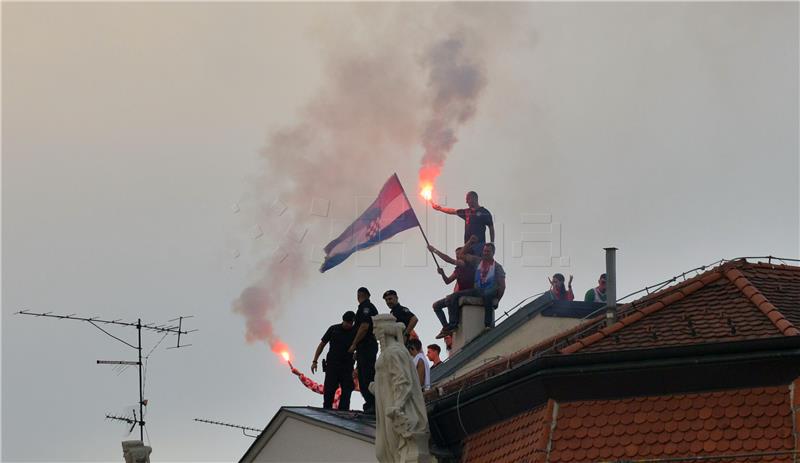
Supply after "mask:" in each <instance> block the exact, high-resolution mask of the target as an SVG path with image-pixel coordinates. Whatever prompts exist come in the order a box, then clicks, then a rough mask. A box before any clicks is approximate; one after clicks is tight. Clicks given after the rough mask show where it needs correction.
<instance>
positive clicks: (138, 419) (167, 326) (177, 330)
mask: <svg viewBox="0 0 800 463" xmlns="http://www.w3.org/2000/svg"><path fill="white" fill-rule="evenodd" d="M15 315H30V316H33V317H47V318H56V319H59V320H76V321H81V322H86V323H89V324H90V325H92V326H94V327H95V328H97V329H98V330H100V331H102V332H103V333H105V334H107V335H108V336H110V337H112V338H114V339H116V340H117V341H119V342H121V343H123V344H125V345H126V346H128V347H130V348H132V349H136V350H137V351H138V360H136V361H132V360H98V361H97V364H98V365H117V366H119V367H123V368H127V367H128V366H131V365H136V366H137V367H138V369H139V414H138V415H137V414H136V412H135V409H134V410H133V414H132V415H131V416H127V415H126V416H117V415H106V418H108V419H111V420H116V421H122V422H125V423H127V424H130V425H131V428H130V431H133V428H135V427H136V426H137V425H138V426H139V439H140V440H141V441H142V442H144V425H145V422H144V407H145V406H146V405H147V400H145V398H144V382H143V380H142V365H143V364H142V330H145V331H149V332H155V333H162V334H163V335H164V337H166V336H168V335H170V334H174V335H177V337H178V340H177V342H176V343H175V345H174V346H172V347H169V348H168V349H179V348H181V347H189V346H191V344H181V335H187V334H189V333H193V332H195V331H197V330H187V329H185V328H183V321H184V320H186V319H187V318H192V315H189V316H183V317H178V318H174V319H172V320H169V321H168V322H167V323H164V324H161V325H155V324H152V323H146V324H143V323H142V319H141V318H139V319H137V320H136V321H135V322H124V321H122V319H121V318H118V319H116V320H106V319H103V318H100V317H89V318H86V317H77V316H76V315H75V314H74V313H73V314H69V315H58V314H54V313H53V312H41V313H39V312H30V311H28V310H20V311H19V312H17V313H16V314H15ZM175 322H177V324H176V323H175ZM100 325H114V326H124V327H126V328H136V331H137V335H138V336H137V339H138V342H137V343H136V345H134V344H131V343H129V342H128V341H125V340H123V339H121V338H118V337H117V336H114V335H113V334H111V333H109V332H108V331H106V330H104V329H103V328H102V327H101V326H100ZM163 339H164V338H162V340H163ZM160 342H161V341H159V343H160ZM156 347H158V343H157V344H156V345H155V346H153V348H152V349H151V350H150V353H152V352H153V350H155V348H156ZM149 355H150V354H147V355H146V356H145V359H147V358H148V357H149Z"/></svg>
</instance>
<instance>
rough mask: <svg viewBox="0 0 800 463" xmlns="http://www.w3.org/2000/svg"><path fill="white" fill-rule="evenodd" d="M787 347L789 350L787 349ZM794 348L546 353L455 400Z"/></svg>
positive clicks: (798, 342)
mask: <svg viewBox="0 0 800 463" xmlns="http://www.w3.org/2000/svg"><path fill="white" fill-rule="evenodd" d="M787 349H789V351H788V352H787ZM795 349H800V336H791V337H789V336H786V337H780V338H771V339H757V340H753V341H738V342H729V343H716V344H703V345H692V346H679V347H666V348H661V349H646V350H630V351H615V352H601V353H587V354H580V353H578V354H571V355H547V356H543V357H539V358H534V359H532V360H530V361H528V362H526V363H523V364H521V365H519V366H518V367H516V368H513V369H511V370H508V371H507V372H505V373H502V374H499V375H497V376H493V377H491V378H489V379H487V380H486V381H483V382H481V383H479V384H476V385H475V386H472V387H466V388H463V389H462V390H461V392H460V400H459V403H460V404H461V405H462V406H463V405H465V404H467V403H469V402H471V401H474V400H479V399H480V398H482V397H484V396H485V395H487V393H488V394H495V393H497V392H499V391H501V390H503V389H504V388H506V387H508V386H509V385H511V383H512V382H514V381H516V380H518V379H520V378H526V377H528V376H532V375H537V376H538V375H544V374H550V371H549V370H557V371H573V372H576V373H581V372H587V371H614V370H619V369H622V368H630V367H631V366H632V365H636V366H637V367H638V368H647V367H653V366H657V365H685V364H702V363H709V362H710V363H713V362H718V361H720V360H728V361H729V360H731V359H732V358H736V359H740V358H751V357H763V356H765V355H766V356H767V357H773V356H774V357H786V356H787V355H788V356H795V355H800V350H795ZM770 351H775V352H770ZM732 356H734V357H732ZM456 395H457V394H456V393H450V394H448V395H446V396H444V397H442V398H439V399H436V400H432V401H430V402H429V403H428V413H429V414H431V413H434V414H435V413H437V412H439V411H444V410H446V409H447V408H449V407H451V406H454V405H455V401H456V397H455V396H456Z"/></svg>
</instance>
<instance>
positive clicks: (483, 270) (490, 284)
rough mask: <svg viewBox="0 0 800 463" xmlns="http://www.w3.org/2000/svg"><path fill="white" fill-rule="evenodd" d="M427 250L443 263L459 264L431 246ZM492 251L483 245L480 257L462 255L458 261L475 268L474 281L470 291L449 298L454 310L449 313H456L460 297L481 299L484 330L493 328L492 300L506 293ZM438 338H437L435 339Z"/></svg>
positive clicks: (444, 332)
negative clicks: (483, 310) (483, 312)
mask: <svg viewBox="0 0 800 463" xmlns="http://www.w3.org/2000/svg"><path fill="white" fill-rule="evenodd" d="M428 249H429V250H430V251H431V252H434V253H436V254H437V255H438V256H439V257H441V258H442V259H444V261H445V262H449V263H451V264H456V265H458V264H459V263H458V262H457V260H456V259H453V258H451V257H450V256H448V255H446V254H444V253H442V252H441V251H439V250H437V249H436V248H434V247H433V246H430V245H429V246H428ZM494 251H495V248H494V244H493V243H486V244H484V245H483V252H482V253H481V257H477V256H473V255H470V254H464V255H463V256H462V258H461V259H458V260H462V261H464V262H469V263H471V264H472V265H474V266H475V279H474V280H473V288H472V289H470V290H467V291H463V292H462V291H459V297H453V298H451V302H450V304H452V307H454V308H455V311H453V312H451V313H457V312H458V299H460V298H461V296H472V297H480V298H482V299H483V307H484V309H485V314H484V321H483V323H484V328H485V329H486V330H489V329H491V328H493V327H494V300H495V299H500V298H502V297H503V293H505V291H506V272H505V270H503V266H502V265H500V263H499V262H497V261H495V260H494ZM448 307H450V306H448ZM450 326H452V320H451V322H450ZM456 326H457V325H456ZM452 331H453V330H452V329H444V330H442V333H439V335H440V336H442V337H444V336H447V335H448V334H452ZM438 338H439V336H437V339H438Z"/></svg>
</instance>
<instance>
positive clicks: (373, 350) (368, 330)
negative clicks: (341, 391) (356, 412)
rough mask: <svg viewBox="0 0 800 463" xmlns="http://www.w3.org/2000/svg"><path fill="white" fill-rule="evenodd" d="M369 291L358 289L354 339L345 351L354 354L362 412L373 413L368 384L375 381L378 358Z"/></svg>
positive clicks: (373, 309)
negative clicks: (362, 403) (376, 360)
mask: <svg viewBox="0 0 800 463" xmlns="http://www.w3.org/2000/svg"><path fill="white" fill-rule="evenodd" d="M369 296H370V294H369V290H368V289H367V288H364V287H363V286H362V287H361V288H358V291H356V299H358V310H356V322H355V324H356V329H357V331H356V337H355V339H353V343H352V344H351V345H350V348H349V349H348V350H347V351H348V352H350V353H351V354H352V353H353V352H355V353H356V360H357V361H358V384H359V386H360V387H359V389H360V390H361V395H362V396H363V397H364V412H365V413H370V414H374V413H375V396H374V395H372V393H371V392H369V383H371V382H372V381H374V380H375V357H377V356H378V340H377V339H375V335H374V334H373V333H372V317H374V316H375V315H378V309H376V308H375V305H374V304H373V303H372V302H370V300H369Z"/></svg>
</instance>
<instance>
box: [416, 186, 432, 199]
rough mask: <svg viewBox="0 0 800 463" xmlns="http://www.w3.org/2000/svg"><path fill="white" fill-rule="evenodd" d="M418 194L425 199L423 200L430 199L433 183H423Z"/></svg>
mask: <svg viewBox="0 0 800 463" xmlns="http://www.w3.org/2000/svg"><path fill="white" fill-rule="evenodd" d="M419 194H420V195H421V196H422V197H423V198H424V199H425V201H430V200H431V198H433V185H423V187H422V191H420V192H419Z"/></svg>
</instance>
